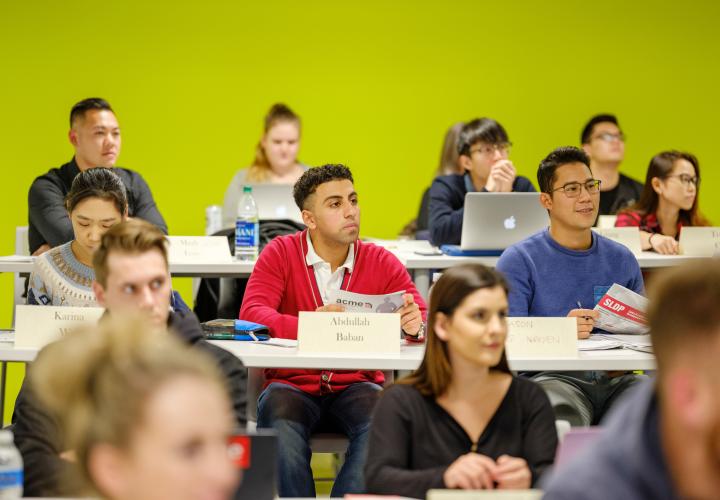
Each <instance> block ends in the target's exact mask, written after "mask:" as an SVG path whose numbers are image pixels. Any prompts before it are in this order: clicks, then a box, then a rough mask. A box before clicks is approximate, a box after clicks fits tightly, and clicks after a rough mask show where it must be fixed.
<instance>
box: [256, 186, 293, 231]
mask: <svg viewBox="0 0 720 500" xmlns="http://www.w3.org/2000/svg"><path fill="white" fill-rule="evenodd" d="M251 186H252V195H253V198H255V204H256V205H257V207H258V217H259V219H260V220H279V219H289V220H293V221H296V222H300V223H302V221H303V220H302V216H301V215H300V209H299V208H298V207H297V205H296V204H295V199H294V198H293V187H292V185H291V184H252V185H251Z"/></svg>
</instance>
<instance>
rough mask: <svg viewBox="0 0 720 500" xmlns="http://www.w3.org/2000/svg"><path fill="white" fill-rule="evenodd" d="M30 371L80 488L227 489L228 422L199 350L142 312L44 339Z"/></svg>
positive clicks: (186, 495) (200, 492)
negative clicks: (144, 318) (141, 316)
mask: <svg viewBox="0 0 720 500" xmlns="http://www.w3.org/2000/svg"><path fill="white" fill-rule="evenodd" d="M31 377H32V381H33V390H34V392H35V393H36V394H37V395H38V398H39V400H40V401H42V404H43V405H44V406H45V407H46V408H48V411H50V412H51V413H52V414H53V415H55V416H56V418H57V420H58V422H59V425H60V428H61V429H62V432H63V435H64V436H65V437H66V441H65V442H66V443H67V446H68V449H70V450H73V451H74V453H73V455H74V457H75V464H74V465H75V467H73V472H75V473H76V474H77V475H79V479H80V482H81V486H80V487H79V488H80V489H81V492H82V493H81V494H82V495H83V496H86V495H87V496H99V497H102V498H105V499H109V500H143V499H148V500H150V499H152V500H162V499H168V500H170V499H172V500H182V499H187V500H191V499H199V498H204V499H218V500H219V499H229V498H231V495H232V493H233V491H234V489H235V487H236V486H237V479H238V473H237V470H236V469H235V467H234V466H233V464H232V462H231V460H230V457H229V455H228V449H227V442H228V438H229V436H230V435H231V433H232V431H233V425H234V422H233V418H232V411H231V407H230V404H229V401H228V398H227V393H226V391H225V386H224V383H223V381H222V378H221V377H220V375H219V373H218V372H217V369H216V368H215V367H214V366H213V363H212V359H211V358H209V357H208V356H207V355H205V354H202V353H200V352H198V351H196V350H194V349H191V348H190V347H188V346H186V345H183V344H182V343H181V342H179V341H178V340H176V339H173V338H172V337H170V336H168V335H162V334H158V333H157V331H156V330H155V329H154V328H153V327H152V326H150V325H148V323H147V322H146V321H139V320H138V321H129V320H128V319H127V318H125V319H123V320H122V321H119V320H118V318H113V319H109V320H107V321H105V322H103V323H101V324H100V325H99V326H96V327H94V328H88V329H85V330H83V331H78V332H74V333H71V334H69V335H68V336H67V337H65V338H63V339H62V340H60V341H58V342H56V343H54V344H51V345H49V346H48V347H47V348H46V349H44V350H43V351H42V352H41V353H40V355H39V356H38V359H37V360H36V361H35V363H33V365H32V367H31ZM26 467H27V466H26ZM78 473H79V474H78ZM64 479H65V480H68V479H69V477H65V478H64Z"/></svg>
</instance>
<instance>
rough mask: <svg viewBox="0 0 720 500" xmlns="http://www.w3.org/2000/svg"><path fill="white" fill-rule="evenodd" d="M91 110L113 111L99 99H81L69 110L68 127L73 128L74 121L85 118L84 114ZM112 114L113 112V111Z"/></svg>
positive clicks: (107, 103) (105, 102) (106, 103)
mask: <svg viewBox="0 0 720 500" xmlns="http://www.w3.org/2000/svg"><path fill="white" fill-rule="evenodd" d="M91 109H104V110H107V111H113V109H112V107H111V106H110V103H109V102H107V101H106V100H105V99H102V98H100V97H88V98H87V99H83V100H82V101H80V102H79V103H77V104H75V106H73V107H72V109H71V110H70V126H71V127H72V126H73V123H75V120H77V119H78V118H82V117H84V116H85V113H87V112H88V111H90V110H91ZM113 113H114V111H113Z"/></svg>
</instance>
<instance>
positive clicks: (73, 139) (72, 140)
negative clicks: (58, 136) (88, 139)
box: [68, 129, 78, 146]
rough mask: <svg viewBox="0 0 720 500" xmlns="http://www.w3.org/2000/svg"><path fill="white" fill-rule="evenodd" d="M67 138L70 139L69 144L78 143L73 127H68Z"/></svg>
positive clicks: (74, 144) (75, 144)
mask: <svg viewBox="0 0 720 500" xmlns="http://www.w3.org/2000/svg"><path fill="white" fill-rule="evenodd" d="M68 140H69V141H70V144H72V145H73V146H77V144H78V138H77V132H76V131H75V130H73V129H70V131H69V132H68Z"/></svg>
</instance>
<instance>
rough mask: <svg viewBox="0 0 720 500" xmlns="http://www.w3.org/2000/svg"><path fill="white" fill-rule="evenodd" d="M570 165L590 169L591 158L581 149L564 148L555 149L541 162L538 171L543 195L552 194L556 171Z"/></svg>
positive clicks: (573, 147)
mask: <svg viewBox="0 0 720 500" xmlns="http://www.w3.org/2000/svg"><path fill="white" fill-rule="evenodd" d="M568 163H584V164H585V165H587V167H588V168H590V158H588V155H587V154H585V151H583V150H582V149H580V148H576V147H575V146H562V147H560V148H555V149H553V150H552V152H551V153H550V154H549V155H547V156H546V157H545V159H544V160H543V161H541V162H540V166H539V167H538V171H537V180H538V185H539V186H540V191H542V192H543V193H551V192H552V186H553V183H554V182H555V171H556V170H557V169H558V167H562V166H563V165H567V164H568Z"/></svg>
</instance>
